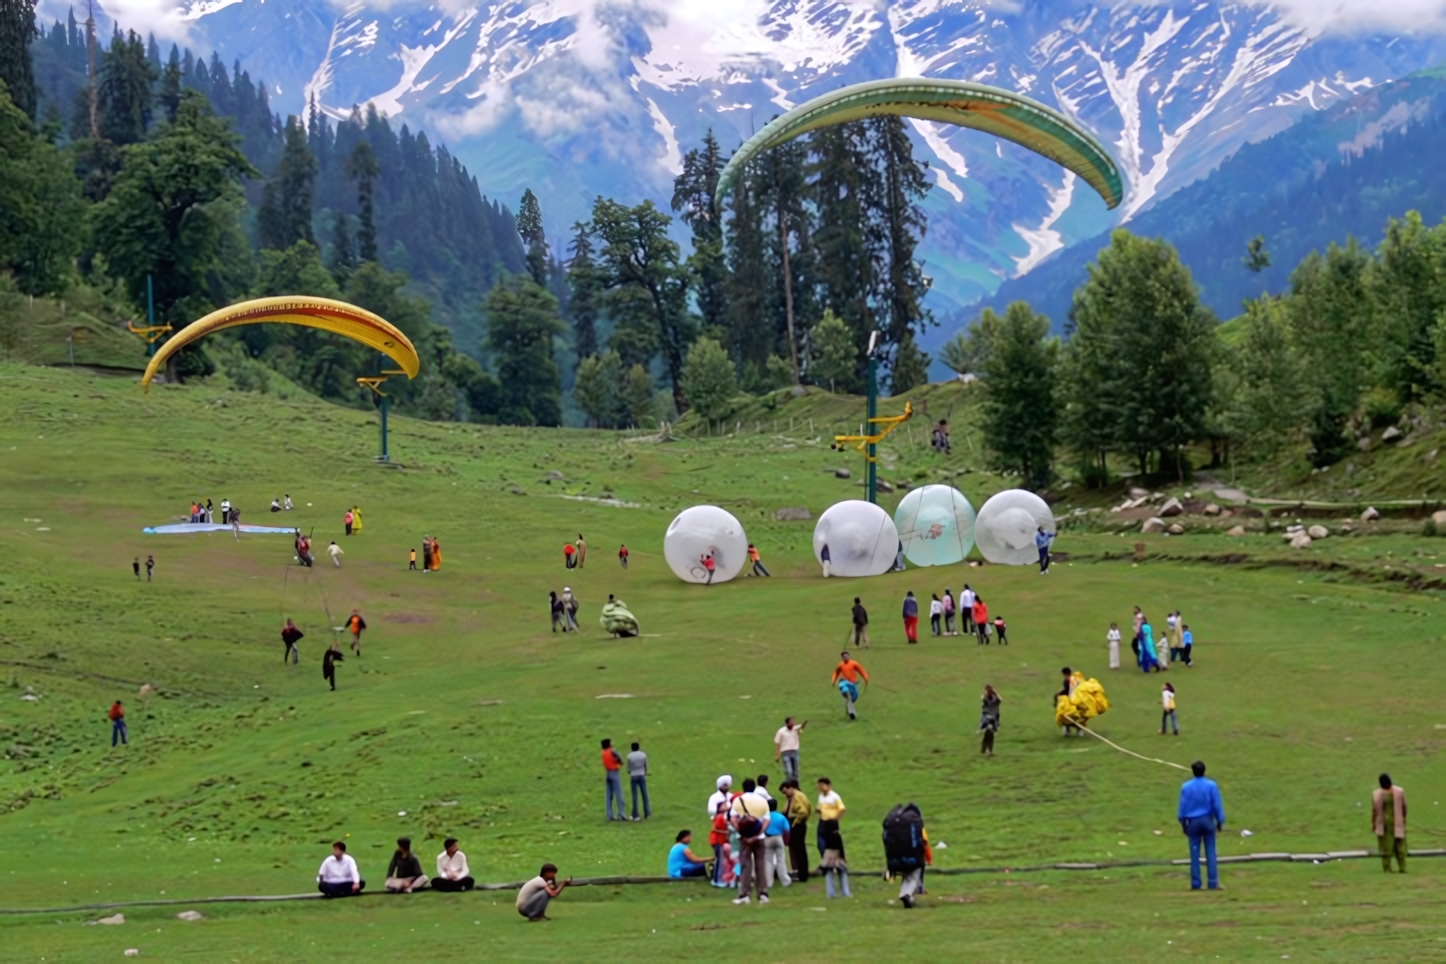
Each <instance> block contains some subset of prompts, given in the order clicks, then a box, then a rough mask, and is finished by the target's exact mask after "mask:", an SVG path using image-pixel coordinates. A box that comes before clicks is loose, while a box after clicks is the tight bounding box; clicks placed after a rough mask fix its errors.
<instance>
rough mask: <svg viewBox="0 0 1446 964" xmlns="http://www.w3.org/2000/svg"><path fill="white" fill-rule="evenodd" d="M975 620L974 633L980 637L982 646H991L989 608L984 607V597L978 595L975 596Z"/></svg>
mask: <svg viewBox="0 0 1446 964" xmlns="http://www.w3.org/2000/svg"><path fill="white" fill-rule="evenodd" d="M972 617H973V619H974V631H975V632H976V633H977V634H978V635H979V643H978V645H980V646H988V645H989V607H988V606H986V605H984V597H983V596H980V595H979V594H978V593H975V594H974V608H973V612H972Z"/></svg>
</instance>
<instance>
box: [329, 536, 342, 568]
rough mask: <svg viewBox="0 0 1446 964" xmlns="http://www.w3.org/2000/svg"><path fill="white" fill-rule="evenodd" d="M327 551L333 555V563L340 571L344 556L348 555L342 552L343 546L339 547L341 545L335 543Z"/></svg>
mask: <svg viewBox="0 0 1446 964" xmlns="http://www.w3.org/2000/svg"><path fill="white" fill-rule="evenodd" d="M326 551H327V552H329V553H331V561H332V562H333V563H335V564H336V567H337V568H338V569H340V568H341V557H342V556H344V555H346V553H345V552H343V551H342V548H341V546H339V545H337V544H336V543H335V542H333V543H332V544H331V545H329V546H327V547H326Z"/></svg>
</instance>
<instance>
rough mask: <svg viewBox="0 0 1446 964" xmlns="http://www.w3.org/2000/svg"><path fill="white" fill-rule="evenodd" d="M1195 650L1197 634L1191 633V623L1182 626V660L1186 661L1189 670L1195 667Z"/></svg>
mask: <svg viewBox="0 0 1446 964" xmlns="http://www.w3.org/2000/svg"><path fill="white" fill-rule="evenodd" d="M1194 650H1195V634H1194V633H1192V632H1190V624H1189V623H1181V624H1180V658H1181V659H1183V660H1184V661H1185V667H1186V668H1187V669H1188V668H1189V667H1191V666H1194V665H1195V657H1194V656H1193V655H1192V653H1193V652H1194Z"/></svg>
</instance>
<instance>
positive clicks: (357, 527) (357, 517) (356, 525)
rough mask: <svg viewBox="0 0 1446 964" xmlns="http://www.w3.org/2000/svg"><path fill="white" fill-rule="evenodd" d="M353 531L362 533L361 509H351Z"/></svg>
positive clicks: (354, 507) (353, 507)
mask: <svg viewBox="0 0 1446 964" xmlns="http://www.w3.org/2000/svg"><path fill="white" fill-rule="evenodd" d="M351 531H352V532H361V509H358V508H357V507H356V506H352V507H351Z"/></svg>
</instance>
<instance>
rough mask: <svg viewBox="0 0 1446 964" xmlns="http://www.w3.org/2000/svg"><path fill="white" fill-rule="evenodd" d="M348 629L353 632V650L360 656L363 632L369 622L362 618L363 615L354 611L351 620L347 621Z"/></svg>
mask: <svg viewBox="0 0 1446 964" xmlns="http://www.w3.org/2000/svg"><path fill="white" fill-rule="evenodd" d="M346 628H347V629H350V630H351V650H352V652H354V653H356V654H357V655H358V656H360V655H361V634H362V630H363V629H366V628H367V621H366V620H365V619H362V618H361V613H359V612H357V611H356V610H355V609H353V610H352V611H351V618H350V619H348V620H347V621H346Z"/></svg>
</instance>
